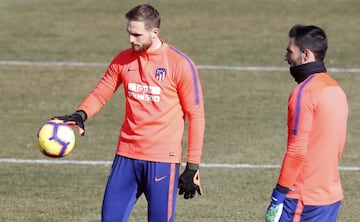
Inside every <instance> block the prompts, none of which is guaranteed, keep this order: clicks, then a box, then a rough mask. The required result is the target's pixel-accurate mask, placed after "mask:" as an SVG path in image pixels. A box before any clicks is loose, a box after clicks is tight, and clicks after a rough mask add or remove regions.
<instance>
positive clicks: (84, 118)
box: [74, 110, 87, 122]
mask: <svg viewBox="0 0 360 222" xmlns="http://www.w3.org/2000/svg"><path fill="white" fill-rule="evenodd" d="M74 114H79V115H80V116H81V118H82V120H83V122H85V120H86V119H87V114H86V112H85V111H84V110H76V112H75V113H74Z"/></svg>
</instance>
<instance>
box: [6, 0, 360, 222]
mask: <svg viewBox="0 0 360 222" xmlns="http://www.w3.org/2000/svg"><path fill="white" fill-rule="evenodd" d="M137 3H140V1H111V0H105V1H94V0H79V1H70V0H61V1H60V0H54V1H44V0H29V1H14V0H2V1H1V2H0V36H1V38H0V61H33V62H45V63H46V62H88V63H90V62H92V63H105V64H106V63H109V62H110V60H111V59H112V58H113V56H114V55H115V54H116V53H117V52H118V51H120V50H122V49H125V48H127V47H128V43H127V33H126V31H125V19H124V14H125V12H126V11H127V10H129V9H130V8H131V7H133V6H135V5H136V4H137ZM150 3H151V4H153V5H155V6H156V7H157V8H158V9H159V10H160V13H161V15H162V27H161V28H162V30H161V36H162V38H163V39H164V40H165V41H167V42H169V43H171V44H173V45H175V46H176V47H177V48H179V49H180V50H182V51H183V52H185V53H186V54H188V55H189V56H190V57H192V58H193V60H194V61H195V62H196V63H197V64H198V65H217V66H222V65H228V66H279V67H284V68H286V67H287V64H286V63H285V62H284V61H283V60H282V58H283V55H284V54H285V48H286V45H287V32H288V30H289V28H290V27H291V26H292V25H294V24H296V23H302V24H315V25H319V26H321V27H323V28H325V30H326V31H327V33H328V36H329V44H330V48H329V51H328V55H327V60H326V64H327V67H328V68H331V67H338V68H359V65H358V56H357V54H358V52H359V51H360V45H359V44H358V39H359V37H360V36H359V33H360V28H359V26H358V25H357V24H359V22H360V17H359V16H358V11H359V10H360V3H359V2H358V1H355V0H330V1H325V0H320V1H310V0H305V1H295V0H292V1H287V0H280V1H276V2H271V3H270V2H266V1H261V0H255V1H250V0H242V1H236V0H229V1H216V0H205V1H189V0H181V1H161V0H158V1H150ZM105 68H106V67H105V66H101V65H99V66H89V67H84V66H68V65H55V66H46V65H45V66H43V65H24V66H19V65H0V98H1V106H0V111H1V114H2V115H0V123H1V127H0V144H1V146H0V159H1V160H2V159H5V158H13V159H27V160H39V159H40V160H44V159H45V160H48V158H46V157H44V156H43V155H42V154H40V152H39V151H38V150H37V148H36V144H35V135H36V131H37V129H38V127H39V126H40V125H41V123H42V122H44V121H45V120H47V119H48V118H50V117H52V116H55V115H62V114H67V113H71V112H73V111H74V109H75V108H76V107H77V105H78V104H79V103H80V102H81V101H82V99H83V98H84V97H85V96H86V95H87V93H88V92H89V91H90V90H91V89H92V87H93V86H94V85H95V84H96V82H97V81H98V80H99V78H100V77H101V75H102V74H103V72H104V71H105ZM199 73H200V78H201V82H202V85H203V91H204V99H205V108H206V117H207V119H206V120H207V121H206V135H205V143H204V152H203V158H202V161H203V163H217V164H252V165H266V164H269V165H279V164H281V160H282V156H283V154H284V150H285V144H286V132H287V130H286V109H287V98H288V95H289V93H290V91H291V89H292V88H293V87H294V86H295V82H294V81H293V79H292V78H291V77H290V75H289V74H288V72H287V71H279V72H262V71H235V70H224V69H218V70H206V69H200V70H199ZM330 74H331V75H332V76H334V77H335V78H336V79H337V80H338V81H339V82H340V84H341V85H342V86H343V88H344V90H345V92H346V93H347V96H348V100H349V106H350V117H349V127H348V140H347V146H346V148H345V152H344V155H343V158H342V160H341V165H342V166H353V167H360V165H359V158H360V151H359V149H358V144H359V143H360V141H359V140H360V139H359V136H358V132H359V125H360V116H359V115H360V114H359V113H360V103H359V101H360V98H359V95H360V89H359V87H358V82H359V81H360V75H359V73H350V72H341V73H330ZM123 103H124V100H123V95H122V90H121V89H120V90H119V91H118V92H117V93H116V94H115V95H114V97H113V98H112V99H111V100H110V101H109V102H108V104H107V105H106V106H105V107H104V109H103V110H102V111H101V112H100V113H99V114H98V115H97V116H95V117H94V118H93V119H92V120H90V121H88V122H86V136H85V137H84V138H80V137H77V140H76V145H75V148H74V150H73V151H72V153H71V154H70V155H69V156H68V157H65V158H64V160H74V161H76V160H79V161H81V160H90V161H97V160H100V161H109V162H111V161H112V158H113V155H114V151H115V146H116V142H117V137H118V132H119V128H120V123H121V119H122V115H123V110H124V107H123V105H124V104H123ZM184 145H185V146H186V140H184ZM0 167H1V170H0V180H1V185H0V203H1V205H0V210H1V214H0V221H5V222H10V221H11V222H14V221H15V222H25V221H26V222H28V221H31V222H32V221H33V222H41V221H44V222H45V221H54V222H56V221H59V222H60V221H74V222H79V221H80V222H82V221H84V222H88V221H100V209H101V201H102V195H103V191H104V188H105V183H106V179H107V176H108V173H109V170H110V165H106V164H105V165H73V164H67V165H62V164H39V163H37V164H36V163H33V164H30V163H22V164H20V163H5V162H0ZM278 172H279V169H276V168H275V169H263V168H217V167H212V168H205V167H204V168H202V169H201V180H202V181H201V182H202V186H203V189H204V191H205V194H204V195H203V196H202V197H198V196H197V197H196V198H195V199H194V200H191V201H187V200H183V199H182V198H181V197H179V198H178V204H177V211H176V221H179V222H180V221H183V222H185V221H198V222H205V221H206V222H208V221H214V222H216V221H219V222H220V221H221V222H223V221H229V222H235V221H237V222H238V221H246V222H247V221H251V222H252V221H263V215H264V212H265V209H266V207H267V205H268V203H269V201H270V194H271V190H272V188H273V186H274V185H275V182H276V179H277V176H278ZM341 176H342V180H343V186H344V192H345V199H344V201H343V205H342V206H341V208H340V215H339V218H338V219H339V220H338V221H341V222H353V221H354V222H355V221H358V217H359V215H360V211H359V209H358V207H357V206H359V205H360V194H359V192H358V189H357V187H358V185H359V183H360V179H359V178H360V172H359V171H358V170H355V171H341ZM146 212H147V211H146V201H145V200H144V199H143V198H141V199H139V201H138V203H137V205H136V206H135V209H134V211H133V214H132V216H131V219H130V221H146V218H147V215H146Z"/></svg>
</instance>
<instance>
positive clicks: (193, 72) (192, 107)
mask: <svg viewBox="0 0 360 222" xmlns="http://www.w3.org/2000/svg"><path fill="white" fill-rule="evenodd" d="M186 58H187V60H184V62H183V63H181V65H182V66H181V68H180V69H179V72H181V73H182V75H179V76H180V79H179V80H178V81H179V84H178V92H179V97H180V103H181V105H182V108H183V111H184V112H185V114H186V115H187V117H188V118H189V125H188V152H187V162H190V163H194V164H199V163H200V159H201V154H202V147H203V139H204V131H205V114H204V101H203V95H202V88H201V84H200V79H199V75H198V71H197V69H196V66H195V64H194V63H193V62H192V61H191V60H190V59H189V58H188V57H186Z"/></svg>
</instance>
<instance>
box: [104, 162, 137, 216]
mask: <svg viewBox="0 0 360 222" xmlns="http://www.w3.org/2000/svg"><path fill="white" fill-rule="evenodd" d="M132 161H133V160H132V159H129V158H124V157H121V156H115V158H114V162H113V165H112V168H111V172H110V175H109V178H108V182H107V184H106V188H105V193H104V199H103V206H102V221H103V222H105V221H127V220H128V217H129V216H130V214H131V210H132V209H133V207H134V205H135V202H136V199H137V198H138V195H139V194H138V185H137V181H136V178H135V172H134V167H133V162H132Z"/></svg>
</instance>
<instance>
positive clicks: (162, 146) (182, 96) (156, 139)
mask: <svg viewBox="0 0 360 222" xmlns="http://www.w3.org/2000/svg"><path fill="white" fill-rule="evenodd" d="M121 84H122V85H123V87H124V92H125V97H126V112H125V117H124V121H123V123H122V126H121V130H120V135H119V141H118V146H117V150H116V153H117V154H119V155H122V156H126V157H129V158H134V159H140V160H148V161H156V162H169V163H180V162H181V160H182V157H181V155H182V144H181V141H182V137H183V133H184V126H185V118H186V116H187V117H188V119H189V125H188V149H187V150H188V153H187V162H190V163H195V164H198V163H200V157H201V153H202V146H203V138H204V129H205V114H204V103H203V95H202V89H201V85H200V80H199V76H198V72H197V68H196V66H195V64H194V63H193V61H192V60H191V59H190V58H189V57H187V56H186V55H185V54H183V53H182V52H180V51H179V50H178V49H176V48H175V47H173V46H171V45H168V44H166V43H163V44H162V46H161V47H160V48H159V49H158V50H156V51H154V52H151V53H136V52H134V51H133V50H132V49H128V50H124V51H122V52H120V53H119V54H118V55H117V56H116V57H115V58H114V59H113V61H112V62H111V64H110V65H109V67H108V69H107V71H106V73H105V74H104V76H103V77H102V78H101V80H100V81H99V82H98V84H97V85H96V86H95V88H94V89H93V91H92V92H91V93H90V94H89V95H88V96H87V97H86V98H85V99H84V101H83V102H82V103H81V104H80V106H79V107H78V109H79V110H84V111H85V112H86V113H87V116H88V118H91V117H92V116H94V115H95V114H96V113H97V112H98V111H99V110H100V109H101V108H102V106H103V105H104V104H105V103H106V101H107V100H108V99H110V97H111V96H112V95H113V94H114V93H115V92H116V90H117V89H118V87H119V86H120V85H121Z"/></svg>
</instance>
